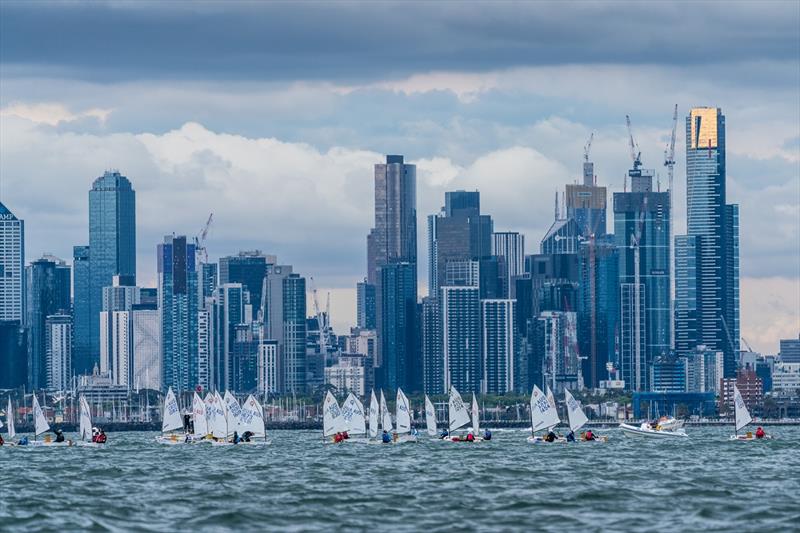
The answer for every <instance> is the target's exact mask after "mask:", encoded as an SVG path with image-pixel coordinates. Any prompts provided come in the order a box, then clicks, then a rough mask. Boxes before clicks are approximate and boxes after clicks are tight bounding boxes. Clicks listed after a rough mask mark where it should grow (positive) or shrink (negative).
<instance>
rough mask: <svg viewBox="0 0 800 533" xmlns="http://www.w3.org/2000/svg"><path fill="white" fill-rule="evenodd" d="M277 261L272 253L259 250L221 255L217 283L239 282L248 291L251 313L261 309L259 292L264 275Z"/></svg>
mask: <svg viewBox="0 0 800 533" xmlns="http://www.w3.org/2000/svg"><path fill="white" fill-rule="evenodd" d="M276 262H277V258H276V257H275V256H274V255H266V254H264V253H263V252H262V251H261V250H250V251H243V252H239V253H238V254H236V255H232V256H228V257H221V258H220V260H219V284H220V285H224V284H225V283H241V285H242V287H243V288H244V290H246V291H247V292H248V293H250V303H251V304H252V306H253V315H256V313H257V312H258V310H259V309H261V292H262V290H263V285H264V277H265V276H266V275H267V271H268V270H269V267H270V266H271V265H274V264H275V263H276Z"/></svg>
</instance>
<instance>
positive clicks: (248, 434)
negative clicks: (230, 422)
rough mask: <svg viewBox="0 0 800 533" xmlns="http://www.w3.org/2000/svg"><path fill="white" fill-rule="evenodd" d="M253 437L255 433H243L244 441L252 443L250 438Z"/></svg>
mask: <svg viewBox="0 0 800 533" xmlns="http://www.w3.org/2000/svg"><path fill="white" fill-rule="evenodd" d="M252 436H253V432H252V431H245V432H244V433H242V441H244V442H250V437H252Z"/></svg>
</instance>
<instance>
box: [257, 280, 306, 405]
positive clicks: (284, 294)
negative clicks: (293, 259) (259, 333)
mask: <svg viewBox="0 0 800 533" xmlns="http://www.w3.org/2000/svg"><path fill="white" fill-rule="evenodd" d="M265 322H266V328H265V329H266V339H264V340H265V341H266V340H270V341H275V342H277V345H278V353H277V359H276V361H275V364H274V366H275V373H276V374H277V375H276V377H275V379H272V378H270V379H269V380H268V383H269V386H270V387H272V383H273V382H274V384H275V386H276V387H277V389H278V391H279V392H281V393H288V394H292V393H296V394H302V393H303V392H305V389H306V380H305V372H306V333H307V325H306V279H305V278H303V277H301V276H300V275H299V274H296V273H294V272H292V267H291V265H275V266H273V267H272V268H271V269H270V272H269V274H268V275H267V304H266V317H265ZM260 350H261V349H260ZM262 363H264V364H266V365H267V367H269V368H271V367H272V363H271V362H270V361H264V360H262ZM262 370H264V371H265V372H266V371H268V370H265V369H264V367H263V366H262ZM263 384H264V383H262V385H263Z"/></svg>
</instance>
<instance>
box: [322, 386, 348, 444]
mask: <svg viewBox="0 0 800 533" xmlns="http://www.w3.org/2000/svg"><path fill="white" fill-rule="evenodd" d="M346 430H347V425H346V423H345V421H344V417H343V416H342V409H341V408H340V407H339V402H337V401H336V398H335V397H334V396H333V394H331V391H328V393H327V394H326V395H325V403H324V404H323V405H322V442H323V443H324V444H339V443H341V442H344V441H343V440H341V439H337V438H336V436H337V435H339V434H341V433H343V432H344V431H346Z"/></svg>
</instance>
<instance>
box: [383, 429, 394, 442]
mask: <svg viewBox="0 0 800 533" xmlns="http://www.w3.org/2000/svg"><path fill="white" fill-rule="evenodd" d="M381 440H383V443H384V444H389V443H390V442H392V436H391V435H389V432H388V431H386V430H385V429H384V430H383V437H381Z"/></svg>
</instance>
